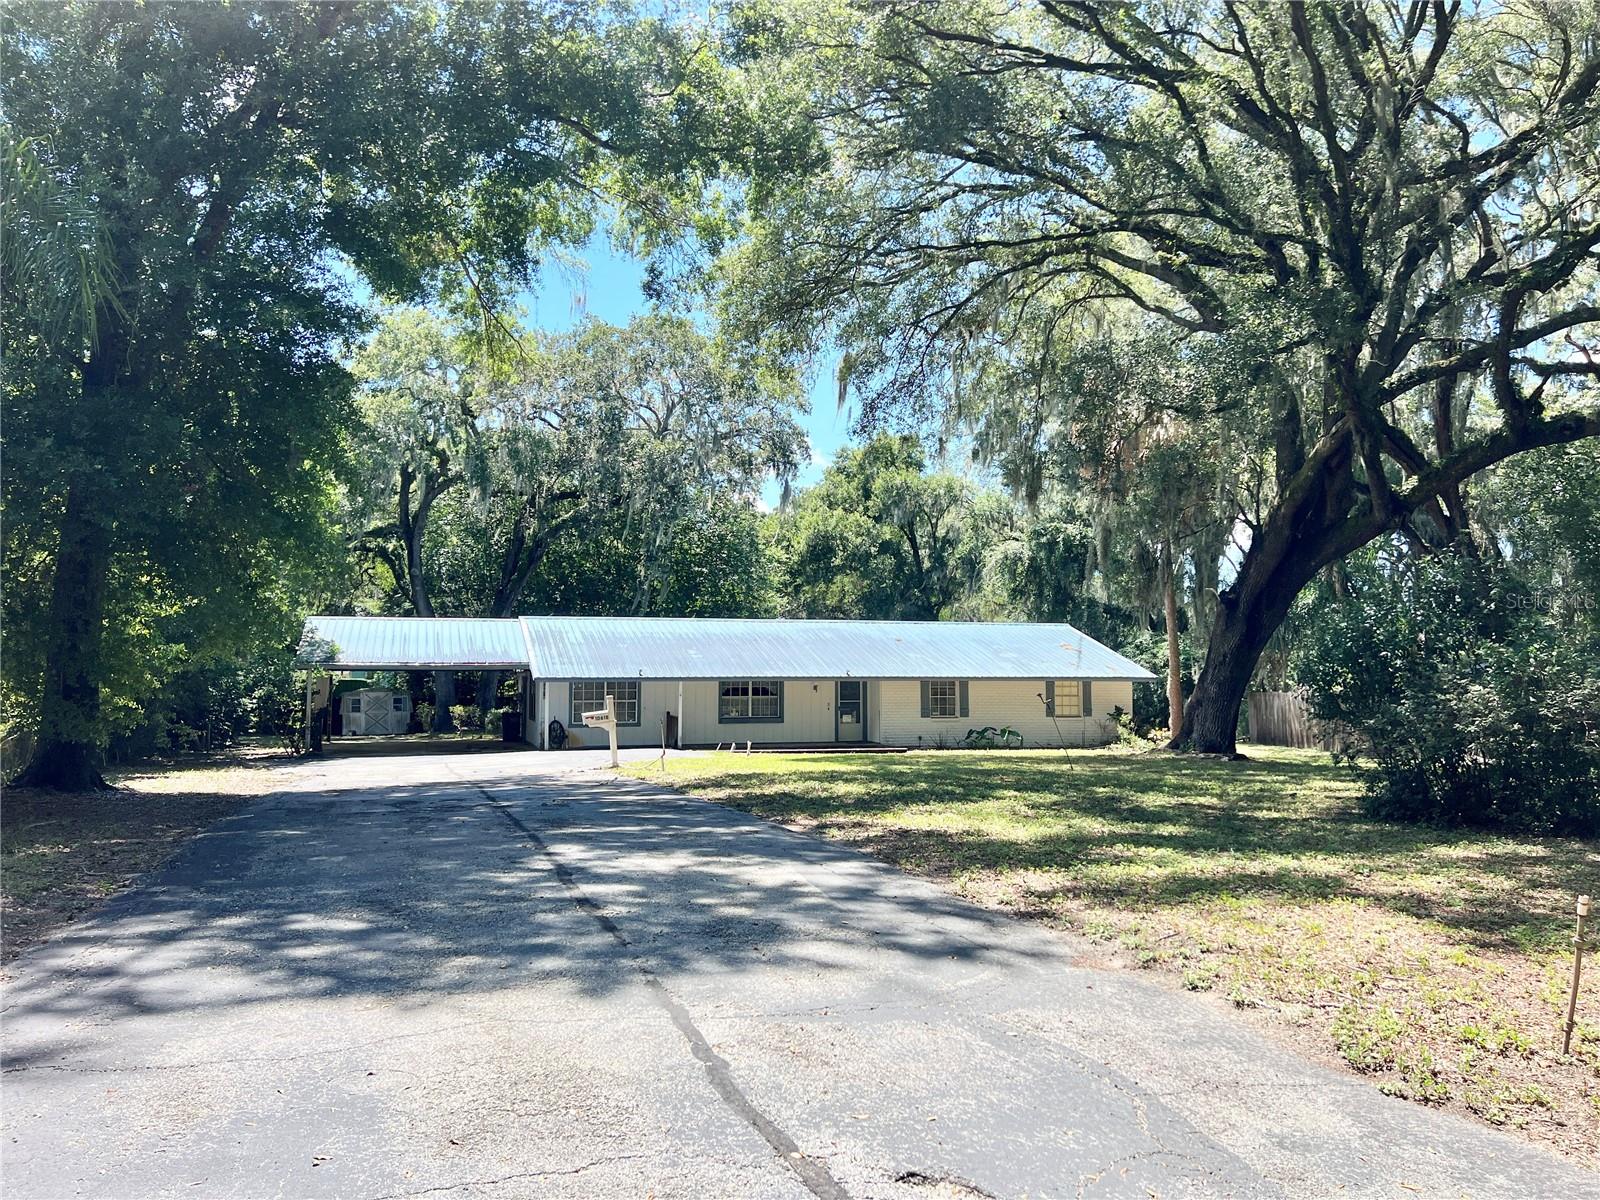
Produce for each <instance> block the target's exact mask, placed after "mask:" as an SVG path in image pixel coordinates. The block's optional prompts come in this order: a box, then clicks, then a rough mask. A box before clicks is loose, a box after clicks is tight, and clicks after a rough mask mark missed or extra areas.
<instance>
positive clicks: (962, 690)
mask: <svg viewBox="0 0 1600 1200" xmlns="http://www.w3.org/2000/svg"><path fill="white" fill-rule="evenodd" d="M956 693H957V694H958V695H959V696H960V697H961V699H960V701H959V703H960V705H961V715H962V716H963V717H964V716H966V715H967V681H966V680H965V679H963V680H962V681H961V682H960V683H958V684H956Z"/></svg>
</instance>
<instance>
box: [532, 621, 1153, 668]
mask: <svg viewBox="0 0 1600 1200" xmlns="http://www.w3.org/2000/svg"><path fill="white" fill-rule="evenodd" d="M522 626H523V628H524V629H525V630H526V631H527V634H528V641H529V645H530V652H531V655H532V661H533V665H534V674H535V675H537V676H539V677H540V678H542V679H719V678H720V679H726V678H759V679H840V678H851V677H855V678H858V679H927V678H930V677H932V678H950V679H1053V678H1056V679H1073V678H1087V679H1131V680H1138V681H1145V680H1153V679H1154V678H1155V676H1154V675H1152V674H1151V673H1150V672H1149V671H1147V670H1145V669H1144V668H1143V667H1141V666H1140V665H1139V664H1138V663H1136V662H1132V661H1130V660H1129V659H1126V658H1124V657H1123V656H1122V655H1120V654H1118V653H1116V651H1114V650H1110V649H1107V648H1106V647H1105V646H1102V645H1101V644H1100V643H1099V642H1097V641H1095V640H1094V639H1093V638H1091V637H1089V636H1087V635H1086V634H1083V633H1080V632H1079V631H1078V630H1076V629H1074V628H1073V627H1072V626H1071V625H1036V624H1001V623H990V622H976V621H785V620H771V621H766V620H747V619H727V618H707V617H523V618H522Z"/></svg>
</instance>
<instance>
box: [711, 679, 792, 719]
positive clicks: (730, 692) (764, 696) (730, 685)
mask: <svg viewBox="0 0 1600 1200" xmlns="http://www.w3.org/2000/svg"><path fill="white" fill-rule="evenodd" d="M719 695H720V698H719V700H718V703H717V720H719V721H724V722H726V721H765V722H767V723H769V724H777V723H779V722H781V721H782V720H783V681H782V680H779V679H724V680H723V681H722V683H721V685H720V689H719Z"/></svg>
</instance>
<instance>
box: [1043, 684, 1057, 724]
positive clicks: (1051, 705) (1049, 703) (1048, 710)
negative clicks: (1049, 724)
mask: <svg viewBox="0 0 1600 1200" xmlns="http://www.w3.org/2000/svg"><path fill="white" fill-rule="evenodd" d="M1044 715H1045V716H1047V717H1053V716H1055V715H1056V681H1055V680H1054V679H1046V680H1045V681H1044Z"/></svg>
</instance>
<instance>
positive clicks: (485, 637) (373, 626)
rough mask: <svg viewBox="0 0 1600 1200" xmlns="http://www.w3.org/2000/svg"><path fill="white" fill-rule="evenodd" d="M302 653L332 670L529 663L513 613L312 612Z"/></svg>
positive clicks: (520, 665)
mask: <svg viewBox="0 0 1600 1200" xmlns="http://www.w3.org/2000/svg"><path fill="white" fill-rule="evenodd" d="M300 659H301V661H302V662H304V663H306V664H307V665H314V666H323V667H330V668H332V669H334V670H380V671H381V670H393V671H402V670H407V669H412V668H430V667H437V668H441V669H446V670H448V669H450V668H458V669H463V670H465V669H469V668H471V669H479V668H489V669H509V670H517V671H525V670H527V669H528V643H527V640H526V639H525V638H524V637H523V636H522V630H521V629H520V628H519V627H518V625H517V622H516V621H515V620H514V619H512V618H506V619H503V620H502V619H497V618H493V617H309V618H307V620H306V628H305V634H304V636H303V637H302V638H301V640H300Z"/></svg>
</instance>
